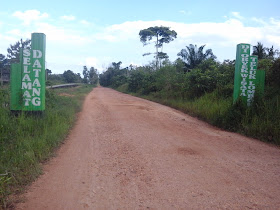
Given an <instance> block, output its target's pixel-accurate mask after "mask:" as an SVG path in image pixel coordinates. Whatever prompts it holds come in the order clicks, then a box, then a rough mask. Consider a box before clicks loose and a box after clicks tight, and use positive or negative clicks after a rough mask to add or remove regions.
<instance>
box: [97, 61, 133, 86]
mask: <svg viewBox="0 0 280 210" xmlns="http://www.w3.org/2000/svg"><path fill="white" fill-rule="evenodd" d="M121 64H122V62H120V61H119V62H118V63H115V62H113V63H112V64H111V66H110V67H109V68H108V69H107V71H105V72H103V73H102V74H100V75H99V82H100V85H102V86H104V87H113V88H117V87H119V86H120V85H122V84H124V83H126V82H127V75H128V68H124V69H121V67H120V66H121Z"/></svg>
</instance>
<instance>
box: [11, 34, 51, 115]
mask: <svg viewBox="0 0 280 210" xmlns="http://www.w3.org/2000/svg"><path fill="white" fill-rule="evenodd" d="M45 51H46V35H45V34H43V33H33V34H32V36H31V49H22V50H21V55H20V57H21V59H20V64H14V65H13V66H12V74H11V110H24V111H43V110H45V88H46V86H45Z"/></svg>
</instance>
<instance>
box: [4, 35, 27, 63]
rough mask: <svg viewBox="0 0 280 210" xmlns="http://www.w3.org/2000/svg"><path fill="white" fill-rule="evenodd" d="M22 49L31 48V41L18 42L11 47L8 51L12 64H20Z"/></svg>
mask: <svg viewBox="0 0 280 210" xmlns="http://www.w3.org/2000/svg"><path fill="white" fill-rule="evenodd" d="M20 48H27V49H30V48H31V40H30V39H26V40H25V41H22V39H21V40H20V41H17V42H16V43H15V44H13V45H10V47H9V48H8V49H7V52H8V54H7V57H8V59H9V60H10V62H11V63H19V62H20V60H19V55H20Z"/></svg>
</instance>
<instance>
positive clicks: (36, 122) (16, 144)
mask: <svg viewBox="0 0 280 210" xmlns="http://www.w3.org/2000/svg"><path fill="white" fill-rule="evenodd" d="M91 89H92V86H91V87H87V86H82V87H79V88H69V89H63V90H47V91H46V110H45V112H44V113H42V114H35V113H31V114H30V113H28V112H16V113H11V112H10V110H9V89H8V88H6V89H3V88H2V89H0V136H1V138H0V174H5V175H3V176H1V175H0V208H1V206H2V207H4V208H6V207H9V202H8V201H7V196H8V195H9V194H10V193H12V192H15V191H18V190H20V189H21V186H23V185H26V184H29V183H30V182H31V181H33V180H34V179H35V177H37V176H38V175H39V174H40V173H41V168H40V164H39V163H40V162H42V161H44V160H46V159H47V158H49V157H50V156H51V154H52V151H53V149H54V148H56V147H58V146H59V145H60V143H61V142H62V141H63V139H64V138H65V137H66V135H67V133H68V131H69V129H70V128H71V126H72V125H73V123H74V120H75V113H76V112H78V111H79V110H80V108H81V104H82V100H83V98H84V96H85V95H86V94H87V93H88V92H89V91H90V90H91ZM62 91H63V93H64V94H60V93H62ZM65 93H67V94H68V95H69V94H71V97H68V96H67V94H65Z"/></svg>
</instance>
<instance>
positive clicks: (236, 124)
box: [117, 85, 280, 145]
mask: <svg viewBox="0 0 280 210" xmlns="http://www.w3.org/2000/svg"><path fill="white" fill-rule="evenodd" d="M117 90H118V91H121V92H125V93H129V92H128V91H127V88H126V86H125V85H123V86H120V87H119V88H118V89H117ZM129 94H132V95H135V96H138V97H142V98H145V99H148V100H151V101H155V102H157V103H160V104H164V105H167V106H170V107H173V108H175V109H178V110H181V111H183V112H185V113H187V114H190V115H191V116H194V117H198V118H199V119H202V120H204V121H206V122H208V123H210V124H212V125H214V126H217V127H220V128H222V129H225V130H229V131H233V132H238V133H241V134H243V135H246V136H249V137H253V138H257V139H260V140H262V141H265V142H269V143H273V144H276V145H280V129H279V128H280V94H279V93H278V92H275V93H274V94H273V95H266V97H265V99H257V100H256V101H255V103H253V105H252V106H251V107H249V108H247V107H245V106H243V105H242V103H236V104H235V105H233V104H232V97H223V94H221V93H219V92H218V91H217V90H215V91H214V92H212V93H206V94H204V95H203V96H201V97H199V98H196V99H192V100H187V99H185V100H182V99H177V98H173V97H168V94H166V93H160V92H154V93H150V94H148V95H143V94H140V93H129ZM170 95H171V94H169V96H170Z"/></svg>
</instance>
